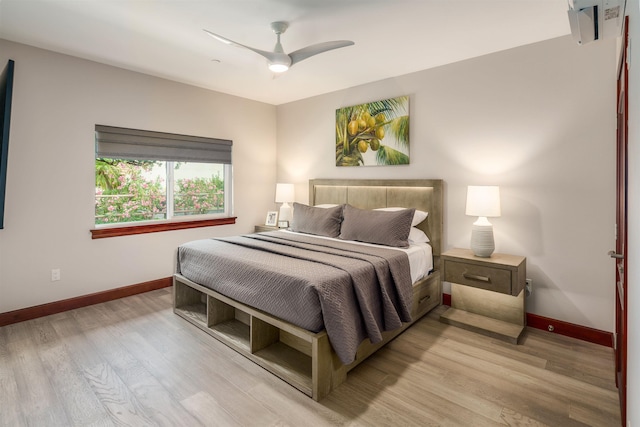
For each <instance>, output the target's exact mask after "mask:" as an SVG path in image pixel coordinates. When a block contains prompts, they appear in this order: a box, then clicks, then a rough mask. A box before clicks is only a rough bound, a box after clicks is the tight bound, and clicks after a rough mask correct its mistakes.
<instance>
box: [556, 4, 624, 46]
mask: <svg viewBox="0 0 640 427" xmlns="http://www.w3.org/2000/svg"><path fill="white" fill-rule="evenodd" d="M626 3H627V2H626V0H569V10H568V11H567V13H568V14H569V24H570V26H571V34H572V35H573V38H574V40H575V41H576V42H577V43H578V44H580V45H583V44H587V43H590V42H593V41H596V40H601V39H605V38H610V37H617V36H619V35H620V34H621V32H622V22H623V21H624V14H625V6H626Z"/></svg>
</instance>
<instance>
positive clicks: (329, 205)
mask: <svg viewBox="0 0 640 427" xmlns="http://www.w3.org/2000/svg"><path fill="white" fill-rule="evenodd" d="M336 206H340V205H335V204H333V203H324V204H321V205H314V206H313V207H314V208H323V209H329V208H335V207H336Z"/></svg>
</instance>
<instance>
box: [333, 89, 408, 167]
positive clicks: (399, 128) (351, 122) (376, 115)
mask: <svg viewBox="0 0 640 427" xmlns="http://www.w3.org/2000/svg"><path fill="white" fill-rule="evenodd" d="M408 164H409V97H408V96H400V97H398V98H391V99H385V100H382V101H375V102H370V103H367V104H360V105H354V106H352V107H344V108H339V109H337V110H336V166H369V165H408Z"/></svg>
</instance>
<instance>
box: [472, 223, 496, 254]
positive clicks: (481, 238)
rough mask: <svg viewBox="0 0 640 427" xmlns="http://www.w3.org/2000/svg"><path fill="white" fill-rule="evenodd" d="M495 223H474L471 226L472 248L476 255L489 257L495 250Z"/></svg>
mask: <svg viewBox="0 0 640 427" xmlns="http://www.w3.org/2000/svg"><path fill="white" fill-rule="evenodd" d="M495 248H496V247H495V243H494V241H493V225H491V224H489V225H486V224H485V225H478V224H473V227H472V228H471V250H472V251H473V254H474V255H475V256H479V257H482V258H488V257H490V256H491V254H492V253H493V251H494V250H495Z"/></svg>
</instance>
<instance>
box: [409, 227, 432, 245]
mask: <svg viewBox="0 0 640 427" xmlns="http://www.w3.org/2000/svg"><path fill="white" fill-rule="evenodd" d="M415 243H429V237H428V236H427V235H426V234H425V232H424V231H422V230H420V229H419V228H416V227H411V230H409V244H410V245H413V244H415Z"/></svg>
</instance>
